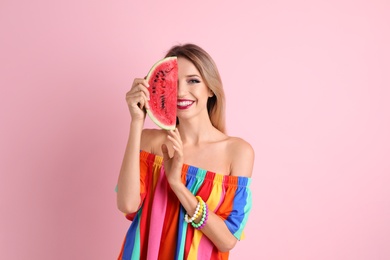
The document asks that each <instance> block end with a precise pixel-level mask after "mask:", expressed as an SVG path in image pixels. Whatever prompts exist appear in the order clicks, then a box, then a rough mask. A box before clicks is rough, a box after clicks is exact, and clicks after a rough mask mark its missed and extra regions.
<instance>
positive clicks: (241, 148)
mask: <svg viewBox="0 0 390 260" xmlns="http://www.w3.org/2000/svg"><path fill="white" fill-rule="evenodd" d="M168 138H169V139H170V140H171V141H172V143H173V149H174V155H173V157H169V154H168V150H167V148H166V146H164V145H163V148H162V151H163V154H164V165H166V167H165V168H166V173H167V179H168V182H169V184H170V187H171V189H172V190H173V192H174V193H175V194H176V196H177V198H178V199H179V201H180V203H181V205H182V206H183V207H184V209H185V210H186V212H187V214H188V215H190V216H192V215H193V214H194V213H195V208H196V206H197V204H198V200H197V199H196V197H195V196H194V195H193V194H192V193H191V192H190V191H189V190H188V189H187V187H185V185H184V184H183V183H182V182H181V178H180V176H181V167H180V165H182V157H183V155H182V149H181V146H182V143H181V139H180V134H179V132H178V131H177V130H175V131H173V132H169V135H168ZM228 152H229V153H231V154H230V155H229V156H230V157H231V158H233V159H232V164H231V175H235V176H245V177H251V175H252V168H253V162H254V152H253V149H252V147H251V146H250V145H249V144H248V143H246V142H245V141H243V140H241V139H235V141H234V142H233V144H232V145H230V146H229V149H228ZM200 218H201V216H199V217H198V219H196V220H195V222H196V223H198V222H199V221H200ZM201 231H202V232H203V234H205V235H206V236H207V237H208V238H209V239H210V240H211V241H212V242H213V244H214V245H215V246H216V247H217V248H218V250H219V251H221V252H226V251H229V250H231V249H232V248H233V247H234V246H235V245H236V243H237V238H236V237H235V236H234V235H233V234H232V233H231V232H230V230H229V229H228V227H227V226H226V224H225V222H224V220H223V219H222V218H220V217H219V216H218V215H217V214H215V213H214V212H211V211H209V216H208V220H207V222H206V224H205V225H204V227H203V228H202V229H201Z"/></svg>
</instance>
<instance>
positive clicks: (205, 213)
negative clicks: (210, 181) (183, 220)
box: [191, 202, 209, 230]
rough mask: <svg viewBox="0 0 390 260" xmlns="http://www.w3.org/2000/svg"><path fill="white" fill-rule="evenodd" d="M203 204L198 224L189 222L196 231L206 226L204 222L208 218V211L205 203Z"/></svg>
mask: <svg viewBox="0 0 390 260" xmlns="http://www.w3.org/2000/svg"><path fill="white" fill-rule="evenodd" d="M203 204H204V206H203V208H204V211H203V214H202V218H201V220H200V221H199V223H195V222H191V225H192V226H193V227H194V228H196V229H198V230H199V229H202V228H203V227H204V225H206V221H207V219H208V216H209V211H208V207H207V204H206V202H203Z"/></svg>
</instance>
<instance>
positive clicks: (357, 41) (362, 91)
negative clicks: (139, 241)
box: [0, 0, 390, 260]
mask: <svg viewBox="0 0 390 260" xmlns="http://www.w3.org/2000/svg"><path fill="white" fill-rule="evenodd" d="M156 2H157V1H156ZM389 26H390V4H389V2H388V1H385V0H382V1H381V0H373V1H347V0H342V1H340V0H337V1H336V0H334V1H303V0H298V1H288V0H279V1H255V0H254V1H238V2H237V1H235V2H232V4H230V5H228V3H227V2H226V1H171V2H169V4H162V3H152V2H151V1H139V2H138V1H99V0H97V1H87V0H77V1H75V0H69V1H49V0H47V1H44V0H38V1H17V0H14V1H11V0H5V1H4V0H2V1H1V3H0V73H1V74H0V87H1V88H0V99H1V100H0V124H1V126H0V131H1V132H0V174H1V175H0V178H1V179H0V216H1V217H0V259H39V260H41V259H64V260H65V259H102V260H104V259H115V258H116V257H117V254H118V252H119V248H120V246H121V243H122V239H123V237H124V235H125V232H126V231H127V227H128V225H129V222H128V221H127V220H125V218H124V217H123V216H122V214H121V213H120V212H119V211H118V210H117V209H116V204H115V192H114V187H115V185H116V180H117V176H118V172H119V167H120V164H121V160H122V156H123V151H124V148H125V144H126V140H127V134H128V126H129V119H130V117H129V113H128V109H127V106H126V103H125V93H126V92H127V91H128V89H129V88H130V85H131V82H132V79H133V78H134V77H142V76H144V75H145V74H146V73H147V71H148V70H149V68H150V67H151V65H152V64H153V63H154V62H155V61H157V60H158V59H160V58H162V56H163V55H164V53H165V52H166V51H167V50H168V48H169V47H170V46H171V45H173V44H176V43H185V42H194V43H197V44H199V45H200V46H202V47H204V48H205V49H206V50H207V51H208V52H209V53H210V54H211V55H212V56H213V57H214V59H215V61H216V62H217V64H218V66H219V69H220V72H221V74H222V78H223V81H224V84H225V89H226V95H227V105H228V111H227V112H228V114H227V119H228V131H229V134H231V135H235V136H241V137H243V138H244V139H246V140H248V141H249V142H250V143H251V144H252V145H253V147H254V149H255V151H256V161H255V168H254V172H253V186H252V188H253V194H254V197H253V200H254V209H253V211H252V214H251V215H250V218H249V223H248V225H247V229H246V235H247V238H246V240H244V241H242V242H240V243H238V245H237V246H236V248H235V249H234V250H233V251H232V253H231V255H232V259H265V260H282V259H283V260H285V259H286V260H298V259H299V260H305V259H308V260H312V259H315V260H325V259H326V260H329V259H337V260H339V259H340V260H341V259H354V260H362V259H367V260H368V259H370V260H372V259H375V260H381V259H390V246H389V245H390V156H389V155H390V134H389V133H390V102H389V99H390V48H389V46H390V37H389ZM147 124H148V126H149V127H154V125H153V124H151V122H150V121H149V120H148V121H147Z"/></svg>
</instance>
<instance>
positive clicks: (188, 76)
mask: <svg viewBox="0 0 390 260" xmlns="http://www.w3.org/2000/svg"><path fill="white" fill-rule="evenodd" d="M177 63H178V68H179V71H178V81H179V82H178V90H177V116H178V117H179V118H189V117H193V116H196V115H199V114H201V113H206V115H207V116H208V114H207V100H208V98H209V96H210V90H209V88H208V87H207V86H206V85H205V83H204V81H203V79H202V78H201V75H200V73H199V71H198V70H197V68H196V67H195V65H194V64H193V63H192V62H191V61H189V60H187V59H185V58H182V57H179V58H178V59H177Z"/></svg>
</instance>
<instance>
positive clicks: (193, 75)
mask: <svg viewBox="0 0 390 260" xmlns="http://www.w3.org/2000/svg"><path fill="white" fill-rule="evenodd" d="M186 77H187V78H190V77H198V78H200V76H199V75H197V74H191V75H187V76H186Z"/></svg>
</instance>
